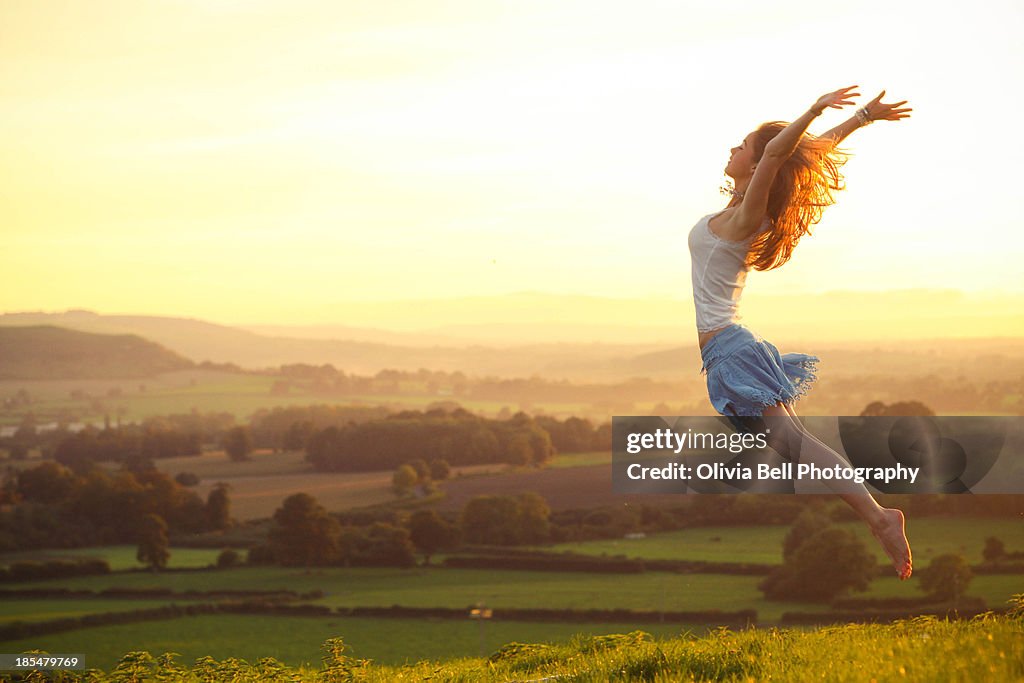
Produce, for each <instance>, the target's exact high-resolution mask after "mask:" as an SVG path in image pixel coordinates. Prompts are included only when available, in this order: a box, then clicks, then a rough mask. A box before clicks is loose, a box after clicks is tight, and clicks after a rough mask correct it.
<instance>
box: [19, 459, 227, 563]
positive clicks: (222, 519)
mask: <svg viewBox="0 0 1024 683" xmlns="http://www.w3.org/2000/svg"><path fill="white" fill-rule="evenodd" d="M0 501H2V502H4V503H6V505H4V506H3V509H2V510H0V551H9V550H20V549H31V548H54V547H57V548H62V547H63V548H73V547H82V546H87V545H105V544H111V543H136V542H138V539H139V537H140V536H141V535H142V527H143V525H144V524H147V523H148V522H144V520H145V518H146V516H147V515H150V514H152V515H155V516H158V517H159V518H160V519H161V520H162V521H163V522H164V523H165V525H166V527H167V529H168V531H169V532H170V533H183V534H186V533H199V532H203V531H210V530H214V529H224V528H227V526H229V525H230V523H231V519H230V498H229V495H228V490H227V487H226V486H216V487H214V489H213V490H212V491H211V492H210V493H209V494H208V496H207V499H206V501H205V502H204V501H203V500H202V499H201V498H200V497H199V496H198V495H196V494H195V493H194V492H193V491H190V490H188V489H186V488H185V487H183V486H181V485H180V484H178V483H177V482H176V481H174V479H172V478H171V477H170V476H168V475H167V474H165V473H163V472H159V471H157V470H146V471H143V472H132V471H129V470H126V469H121V470H119V471H116V472H109V471H107V470H104V469H102V468H100V467H93V468H91V469H90V470H88V471H87V472H85V473H78V472H75V471H73V470H71V469H70V468H67V467H65V466H63V465H61V464H59V463H55V462H44V463H42V464H40V465H37V466H36V467H32V468H26V469H24V470H21V471H20V472H16V473H14V474H13V476H9V477H8V478H7V479H6V480H5V481H4V484H3V486H2V488H0Z"/></svg>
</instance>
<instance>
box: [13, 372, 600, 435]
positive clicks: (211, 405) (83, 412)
mask: <svg viewBox="0 0 1024 683" xmlns="http://www.w3.org/2000/svg"><path fill="white" fill-rule="evenodd" d="M280 379H281V378H280V377H274V376H269V375H250V374H235V373H227V372H220V371H215V370H182V371H178V372H169V373H162V374H160V375H157V376H155V377H145V378H139V379H123V380H4V381H0V394H2V395H4V396H9V395H13V394H14V393H16V392H17V391H18V390H20V389H25V390H26V391H28V393H29V395H30V396H32V399H33V403H32V412H33V414H34V415H35V416H36V419H37V420H38V421H39V422H42V423H45V422H47V421H49V420H54V419H56V418H57V416H58V415H59V414H60V413H61V412H62V411H68V412H69V413H70V414H72V415H75V416H76V417H77V418H78V419H79V420H80V421H82V422H90V421H91V422H93V423H94V424H97V425H102V424H103V420H104V412H105V413H107V414H109V415H110V417H111V420H112V421H116V416H117V415H118V413H120V417H121V420H122V422H132V421H142V420H144V419H146V418H148V417H155V416H160V415H172V414H182V413H189V412H191V411H192V410H193V409H194V410H197V411H199V412H202V413H207V412H228V413H231V414H233V415H234V416H235V419H236V420H238V421H239V422H246V421H248V419H249V417H250V416H251V415H252V414H253V413H255V412H256V411H258V410H261V409H271V408H275V407H287V406H304V405H312V404H319V403H334V404H343V405H370V406H378V405H389V406H391V407H393V408H395V409H398V410H405V409H409V410H423V409H425V408H426V407H428V406H429V405H431V404H433V403H437V402H438V401H439V400H455V401H457V402H458V403H459V405H461V406H462V407H463V408H465V409H466V410H469V411H472V412H475V413H480V414H486V415H496V414H497V413H498V412H499V411H500V410H501V409H502V408H512V409H515V407H516V406H515V403H514V402H513V401H511V400H506V401H497V400H474V399H471V398H467V397H442V396H438V395H436V394H430V393H426V392H424V393H420V394H416V393H412V392H413V391H414V389H413V388H411V387H410V389H409V391H410V393H408V394H346V395H332V396H325V395H324V394H321V393H307V392H305V391H301V390H297V389H293V390H292V392H291V393H288V394H284V395H277V394H272V393H271V388H272V387H273V385H274V383H275V382H277V381H279V380H280ZM192 382H195V383H194V384H193V383H192ZM140 385H145V387H146V390H145V391H140V389H139V386H140ZM113 388H119V389H120V390H121V395H119V396H108V395H107V392H108V390H110V389H113ZM76 389H78V390H83V391H86V392H88V393H89V394H90V396H89V398H86V399H71V398H70V394H71V392H72V391H74V390H76ZM94 400H98V401H99V402H100V403H101V404H102V406H103V410H102V411H99V412H98V411H96V410H95V409H93V407H92V403H93V401H94ZM541 410H543V411H544V412H545V413H547V414H549V415H562V416H570V415H581V414H585V413H588V412H592V411H593V406H591V405H589V404H586V403H580V402H571V403H570V402H566V403H554V402H548V403H545V402H538V403H535V404H534V405H532V406H531V408H530V411H531V412H534V411H541ZM22 413H24V410H18V411H0V425H5V426H6V425H11V426H16V425H17V424H19V423H20V420H21V416H22Z"/></svg>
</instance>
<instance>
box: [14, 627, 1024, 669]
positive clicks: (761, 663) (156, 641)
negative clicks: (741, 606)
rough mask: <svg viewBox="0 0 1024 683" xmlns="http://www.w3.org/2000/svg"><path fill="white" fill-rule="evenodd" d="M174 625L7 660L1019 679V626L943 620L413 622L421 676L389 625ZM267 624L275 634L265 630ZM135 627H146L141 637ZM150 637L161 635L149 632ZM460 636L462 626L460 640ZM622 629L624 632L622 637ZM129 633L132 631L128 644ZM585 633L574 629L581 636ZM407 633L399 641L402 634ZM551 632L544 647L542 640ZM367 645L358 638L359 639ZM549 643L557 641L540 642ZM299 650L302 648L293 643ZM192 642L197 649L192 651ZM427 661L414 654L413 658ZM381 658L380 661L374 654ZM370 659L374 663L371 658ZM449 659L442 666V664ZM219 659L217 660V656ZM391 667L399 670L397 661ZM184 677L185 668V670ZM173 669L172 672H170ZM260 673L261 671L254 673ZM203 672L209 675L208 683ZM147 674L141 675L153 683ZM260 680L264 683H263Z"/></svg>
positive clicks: (99, 632) (98, 634) (82, 638)
mask: <svg viewBox="0 0 1024 683" xmlns="http://www.w3.org/2000/svg"><path fill="white" fill-rule="evenodd" d="M173 621H174V625H173V626H171V625H170V624H152V625H145V624H144V625H132V626H131V627H102V628H96V629H89V630H88V632H87V631H82V632H79V633H78V634H70V635H71V636H73V637H72V638H64V637H61V636H54V637H53V638H52V639H38V640H35V639H34V640H33V641H32V642H30V643H29V642H23V641H19V642H12V643H4V644H3V645H4V648H5V649H6V650H7V651H8V652H18V651H19V650H22V649H24V648H25V647H43V649H46V650H49V651H52V652H81V653H84V654H85V655H86V657H87V658H88V659H87V664H88V665H90V666H100V667H104V668H107V669H109V668H110V666H111V665H112V664H113V661H114V659H115V658H116V657H117V654H116V652H117V649H116V648H117V647H118V645H119V644H120V643H136V644H139V646H140V647H144V648H146V649H147V650H148V651H149V652H151V653H153V654H160V653H161V652H163V651H168V650H169V651H173V652H179V653H182V654H183V655H184V657H181V658H179V662H180V663H179V664H178V665H177V667H175V668H170V667H158V666H157V665H155V663H153V662H152V660H150V663H149V664H146V663H145V660H140V659H138V658H136V659H135V662H136V668H135V673H134V675H133V676H130V677H129V678H126V677H125V674H121V675H120V676H119V677H117V678H116V679H115V677H113V676H101V677H99V678H90V680H99V681H108V680H140V679H142V678H143V677H145V679H146V680H182V681H201V680H212V679H211V677H210V676H211V674H212V673H213V672H212V671H211V667H215V668H216V669H217V670H218V674H217V679H218V680H260V678H261V677H258V675H257V674H256V672H257V670H260V669H261V667H256V666H252V667H250V665H249V664H248V663H247V662H246V661H234V662H223V661H222V662H221V663H220V664H219V665H218V664H217V663H216V662H211V663H208V664H203V663H201V662H196V663H195V665H194V667H195V668H190V667H189V662H190V660H194V659H195V658H196V657H197V656H202V655H208V654H211V653H213V652H227V651H230V652H231V653H232V654H231V655H228V656H235V657H242V658H244V659H245V660H248V662H253V663H254V664H255V662H256V661H257V660H258V659H259V658H262V657H268V656H273V657H277V658H278V659H281V660H284V661H285V662H289V663H290V662H291V661H310V662H311V663H314V662H316V660H317V654H318V653H317V652H316V650H315V649H314V647H313V643H317V642H318V641H320V640H323V639H324V638H323V636H324V635H328V634H329V635H330V636H333V635H342V637H343V638H344V639H345V641H346V643H348V644H351V646H352V647H351V648H350V650H348V651H347V652H346V653H344V654H343V655H339V656H336V657H332V658H330V659H325V661H324V662H323V666H318V665H317V664H316V663H314V664H313V666H312V667H310V668H299V669H294V668H293V669H289V670H286V671H284V672H280V673H283V674H284V675H285V676H286V679H287V680H293V681H314V680H327V679H325V678H323V675H324V673H325V672H324V671H323V670H322V669H323V668H324V667H326V666H331V667H332V668H333V669H334V674H333V675H332V677H331V678H330V680H361V681H366V682H367V683H378V682H380V683H384V682H386V683H399V682H412V681H424V680H431V681H452V682H455V681H459V682H460V683H474V682H477V681H480V682H483V681H541V680H557V681H568V682H570V683H604V682H606V681H611V680H616V681H640V680H642V681H649V682H651V683H669V682H677V681H692V680H701V681H706V680H716V681H732V682H736V683H738V682H740V681H755V680H772V681H808V680H827V681H837V682H839V683H846V682H858V683H859V682H864V683H867V682H868V681H896V680H900V681H904V680H906V681H964V682H968V681H969V682H971V683H974V682H975V681H999V682H1000V683H1002V682H1003V681H1019V680H1024V622H1022V620H1021V619H1020V617H1017V618H1007V617H1003V618H986V619H977V620H973V621H940V620H936V619H915V620H911V621H905V622H897V623H895V624H890V625H843V626H838V627H831V628H822V629H814V630H803V631H797V630H788V629H787V630H776V629H748V630H743V631H738V632H730V631H716V632H714V633H711V634H708V635H703V636H700V635H697V634H693V633H687V634H683V635H681V636H678V637H663V638H654V637H652V636H651V635H649V634H650V632H651V631H654V632H656V633H658V632H660V631H661V630H660V629H644V630H645V631H647V633H642V632H633V633H630V634H628V635H619V636H598V637H593V636H588V635H581V636H577V637H573V638H572V639H571V640H569V641H568V642H565V640H564V638H565V634H566V633H569V632H572V631H573V630H572V629H570V631H561V633H559V629H558V627H554V628H550V629H549V628H548V625H532V624H530V625H528V624H519V625H514V626H518V627H523V628H524V630H523V631H520V632H519V634H522V635H519V634H517V633H516V632H514V631H504V630H503V629H504V627H505V626H513V625H505V624H502V625H500V626H499V625H498V623H497V622H495V623H492V624H488V625H487V626H486V628H487V629H490V630H489V631H488V632H487V633H486V635H485V638H484V644H483V647H481V646H480V644H479V641H477V642H476V643H474V642H473V639H474V635H476V634H474V633H473V630H474V629H475V628H476V625H475V624H469V623H466V622H462V623H461V624H448V623H445V622H433V623H429V624H425V623H419V624H411V625H410V626H411V627H412V629H413V630H415V631H416V632H417V633H418V634H419V635H418V636H415V637H411V638H409V637H408V636H407V637H406V638H408V639H407V640H406V642H405V644H404V646H405V647H406V648H407V650H406V651H407V652H410V653H411V652H417V653H423V654H416V655H406V654H399V655H397V657H398V658H400V659H398V661H405V660H406V659H408V660H412V659H417V658H420V657H425V658H426V660H427V661H421V662H419V663H417V664H412V665H404V666H398V667H396V666H393V665H390V666H389V665H388V664H387V662H388V661H389V659H390V657H391V656H394V655H389V654H388V653H387V652H386V651H382V650H383V649H384V648H386V647H389V646H390V645H391V644H394V643H397V642H398V641H399V640H400V638H399V636H398V635H396V632H395V630H394V629H393V628H389V625H391V626H394V624H393V623H392V622H386V623H385V622H374V621H368V622H364V623H361V624H360V623H353V620H342V619H338V620H330V619H324V620H312V619H307V620H300V619H280V620H246V621H242V620H240V619H237V618H232V617H196V618H187V619H186V618H182V619H176V620H173ZM264 621H266V622H270V621H274V622H276V623H262V622H264ZM138 626H141V627H142V628H141V629H140V628H138ZM149 626H155V627H162V628H160V629H159V630H156V631H150V630H149V628H148V627H149ZM467 627H468V628H467ZM628 628H629V627H628V626H627V627H626V628H622V629H618V630H619V631H620V632H622V631H625V630H627V629H628ZM124 629H132V630H135V631H136V632H135V633H125V632H123V630H124ZM585 629H586V627H585V626H579V627H576V628H575V630H576V631H584V630H585ZM239 630H244V631H247V632H249V633H251V634H252V635H253V638H252V640H251V642H252V643H253V644H251V645H248V646H238V645H235V644H232V643H230V642H226V641H228V640H230V638H231V635H230V634H231V633H234V632H237V631H239ZM595 630H596V631H597V632H598V633H611V632H614V630H615V628H614V625H612V624H604V625H600V626H599V627H598V628H597V629H595ZM407 632H408V631H407V630H406V629H399V633H401V634H405V633H407ZM545 632H547V634H548V635H543V634H544V633H545ZM364 639H365V640H364ZM544 639H558V640H561V641H562V642H561V643H557V644H545V643H543V642H537V641H542V640H544ZM449 640H450V641H452V645H453V647H457V648H460V649H462V650H463V651H466V650H468V651H470V652H472V651H473V650H474V649H477V650H478V651H480V650H482V651H483V652H484V653H489V652H495V650H496V648H495V645H494V644H496V643H499V642H508V641H509V640H516V641H524V640H525V641H528V642H531V644H530V645H522V644H519V645H516V646H512V647H509V648H504V649H503V650H502V651H501V653H500V654H499V653H498V652H495V654H494V655H493V656H492V657H491V658H490V660H484V659H476V658H471V657H466V658H460V659H449V660H447V661H443V662H438V661H431V660H432V659H433V656H432V655H430V654H429V652H430V651H431V650H433V651H435V652H436V647H437V644H438V643H444V642H446V641H449ZM296 641H300V642H301V641H304V642H306V644H305V645H301V644H296ZM196 643H200V644H201V645H199V646H198V647H197V646H196ZM421 647H422V648H423V649H420V648H421ZM378 652H379V654H377V653H378ZM375 654H376V657H374V655H375ZM352 656H354V657H370V658H374V659H377V660H378V661H379V662H380V663H371V664H369V665H368V666H365V667H364V666H363V665H361V664H360V663H358V662H355V661H353V660H352V659H350V657H352ZM442 656H443V655H442ZM221 658H222V659H223V656H222V657H221ZM391 661H395V660H391ZM181 665H185V666H184V667H182V666H181ZM172 666H174V665H172ZM262 670H263V671H266V668H265V665H264V667H262ZM207 672H208V673H207ZM147 674H148V675H147ZM265 677H266V674H264V676H263V678H265Z"/></svg>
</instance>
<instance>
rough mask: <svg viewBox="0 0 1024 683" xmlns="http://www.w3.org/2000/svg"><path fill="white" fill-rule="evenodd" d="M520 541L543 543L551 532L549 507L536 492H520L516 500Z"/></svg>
mask: <svg viewBox="0 0 1024 683" xmlns="http://www.w3.org/2000/svg"><path fill="white" fill-rule="evenodd" d="M516 503H517V506H518V513H519V515H518V517H519V539H520V542H521V543H543V542H544V541H546V540H548V534H549V533H550V532H551V521H550V517H551V508H550V507H548V503H547V501H546V500H544V498H542V497H541V496H540V495H538V494H536V493H522V494H520V495H519V497H518V499H517V500H516Z"/></svg>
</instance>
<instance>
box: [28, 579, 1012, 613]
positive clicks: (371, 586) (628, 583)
mask: <svg viewBox="0 0 1024 683" xmlns="http://www.w3.org/2000/svg"><path fill="white" fill-rule="evenodd" d="M758 580H759V579H758V577H756V576H755V577H751V576H730V575H722V574H674V573H668V572H646V573H644V574H630V575H617V574H588V573H577V572H529V571H497V570H494V571H491V570H473V569H442V568H415V569H375V568H344V567H328V568H323V569H310V570H305V569H288V568H281V567H242V568H238V569H229V570H211V571H207V572H186V573H164V574H156V575H153V574H149V573H130V574H114V575H101V576H83V577H73V578H67V579H51V580H47V581H35V582H27V583H18V584H17V586H18V587H22V588H54V587H67V588H73V589H89V590H96V591H100V590H104V589H106V588H111V587H122V588H134V589H144V588H170V589H172V590H174V591H187V590H198V591H209V590H225V589H235V590H293V591H296V592H299V593H303V592H308V591H313V590H321V591H323V592H324V597H323V598H321V599H319V600H315V601H312V602H314V603H316V604H322V605H328V606H330V607H352V606H379V607H387V606H390V605H403V606H408V607H452V608H461V607H468V606H470V605H473V604H475V603H478V602H482V603H484V604H485V605H486V606H488V607H492V608H496V609H497V608H502V607H544V608H554V609H594V608H597V609H612V608H628V609H637V610H650V611H658V610H670V611H685V610H709V609H719V610H723V611H735V610H741V609H755V610H757V613H758V617H759V621H760V622H761V623H766V622H772V621H776V620H778V618H779V617H780V616H781V615H782V613H783V612H786V611H804V612H813V611H821V610H823V609H825V607H824V606H822V605H815V604H808V603H796V602H770V601H767V600H765V599H764V598H763V596H762V595H761V592H760V591H759V590H758V589H757V583H758ZM917 585H918V583H917V581H916V580H911V581H909V582H903V583H901V582H899V581H898V580H897V579H896V578H895V577H891V578H890V577H884V578H879V579H876V580H875V581H873V582H872V584H871V589H870V591H869V592H868V593H865V594H863V595H864V597H897V596H898V597H920V596H922V595H923V593H921V592H920V591H919V590H918V588H917ZM1021 589H1022V584H1021V580H1020V577H1019V576H1016V575H995V576H979V577H975V579H974V580H973V582H972V583H971V585H970V589H969V590H968V594H970V595H973V596H978V597H981V598H984V599H985V600H986V601H987V602H988V604H989V606H990V607H1000V606H1003V605H1004V604H1005V602H1006V600H1007V599H1009V597H1010V596H1011V595H1013V594H1014V593H1017V592H1020V591H1021Z"/></svg>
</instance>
